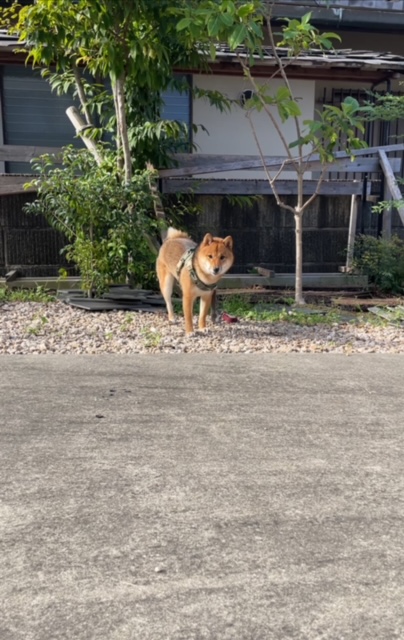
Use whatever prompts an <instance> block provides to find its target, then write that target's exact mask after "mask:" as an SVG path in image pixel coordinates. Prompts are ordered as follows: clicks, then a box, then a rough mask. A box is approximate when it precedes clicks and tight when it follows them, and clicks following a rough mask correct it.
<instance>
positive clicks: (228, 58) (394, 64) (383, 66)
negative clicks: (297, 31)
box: [211, 45, 404, 83]
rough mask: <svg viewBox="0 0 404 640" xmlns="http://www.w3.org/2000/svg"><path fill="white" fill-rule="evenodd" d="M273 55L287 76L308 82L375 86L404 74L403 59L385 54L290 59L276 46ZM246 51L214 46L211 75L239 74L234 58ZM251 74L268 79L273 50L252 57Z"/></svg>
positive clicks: (314, 52) (309, 54)
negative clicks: (342, 81) (335, 81)
mask: <svg viewBox="0 0 404 640" xmlns="http://www.w3.org/2000/svg"><path fill="white" fill-rule="evenodd" d="M276 53H277V54H278V56H279V57H280V58H281V60H282V61H283V62H285V63H287V62H288V75H289V76H290V77H305V78H311V79H328V80H330V79H333V78H335V79H336V78H338V79H345V80H355V81H361V82H370V83H376V82H381V81H384V80H387V79H389V78H391V77H398V76H399V75H401V74H404V56H399V55H396V54H393V53H389V52H377V51H362V50H360V51H356V50H353V49H335V50H331V51H323V50H321V49H311V50H309V51H305V52H304V53H302V54H300V55H298V56H292V57H291V56H290V53H289V50H288V49H287V48H284V47H277V49H276ZM247 55H248V54H247V51H246V50H245V49H244V48H243V47H238V48H237V49H236V50H235V51H232V50H231V49H230V48H229V47H228V46H227V45H219V46H218V47H217V53H216V60H215V61H214V62H212V63H211V67H212V70H214V71H215V73H237V69H238V71H239V72H240V64H239V61H238V57H242V58H247ZM253 58H254V64H255V66H254V73H255V75H262V76H265V75H266V76H268V75H269V74H272V73H273V68H274V67H276V66H277V61H276V58H275V55H274V51H273V49H272V48H271V47H264V49H263V55H262V56H258V55H255V56H253Z"/></svg>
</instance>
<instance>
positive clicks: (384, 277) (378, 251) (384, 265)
mask: <svg viewBox="0 0 404 640" xmlns="http://www.w3.org/2000/svg"><path fill="white" fill-rule="evenodd" d="M353 268H354V269H355V270H357V271H359V272H360V273H363V274H365V275H367V276H368V278H369V282H370V283H371V284H373V285H374V286H376V287H377V288H378V289H380V291H382V292H383V293H402V292H403V291H404V241H403V240H401V239H400V238H399V237H398V236H393V237H392V238H391V239H390V240H389V239H386V238H374V237H373V236H367V235H360V236H358V238H357V240H356V242H355V247H354V260H353Z"/></svg>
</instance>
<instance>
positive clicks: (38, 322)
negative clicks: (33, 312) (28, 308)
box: [27, 315, 49, 336]
mask: <svg viewBox="0 0 404 640" xmlns="http://www.w3.org/2000/svg"><path fill="white" fill-rule="evenodd" d="M48 322H49V320H48V318H47V317H46V316H40V315H37V316H35V317H34V319H33V321H32V324H30V325H29V327H27V334H28V335H30V336H38V335H40V334H41V333H42V330H43V328H44V326H45V325H46V324H48Z"/></svg>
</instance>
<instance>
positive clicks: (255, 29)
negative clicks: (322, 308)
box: [177, 0, 366, 304]
mask: <svg viewBox="0 0 404 640" xmlns="http://www.w3.org/2000/svg"><path fill="white" fill-rule="evenodd" d="M271 4H272V3H268V2H264V1H262V0H251V1H250V2H243V1H242V0H239V1H237V0H194V1H190V2H188V3H187V6H186V7H182V8H179V10H178V13H179V14H180V15H181V16H182V17H181V20H180V21H179V23H178V25H177V29H178V31H180V32H186V33H187V35H188V40H189V43H190V45H191V44H192V43H193V42H195V41H198V42H199V43H201V44H200V46H201V47H202V48H203V47H205V50H209V51H210V55H211V57H212V58H215V55H216V48H215V47H216V45H217V44H218V43H222V42H226V43H227V45H228V46H229V48H230V50H231V51H233V52H234V53H235V55H236V57H237V59H238V61H239V63H240V66H241V68H242V70H243V72H244V75H245V77H246V78H247V79H248V80H249V82H250V84H251V87H252V89H253V93H252V97H251V99H249V100H247V102H246V103H245V105H244V107H245V109H246V116H247V120H248V123H249V125H250V127H251V131H252V135H253V137H254V140H255V142H256V145H257V148H258V152H259V155H260V157H261V159H262V162H263V166H264V169H265V173H266V176H267V178H268V181H269V183H270V186H271V188H272V191H273V193H274V196H275V198H276V201H277V204H278V206H279V207H280V208H282V209H285V210H288V211H290V212H291V213H292V214H293V216H294V220H295V230H296V280H295V299H296V302H298V303H300V304H302V303H304V297H303V284H302V282H303V279H302V271H303V257H302V256H303V253H302V233H303V225H302V215H303V212H304V211H305V210H306V209H307V207H308V206H309V205H310V204H311V202H312V201H313V199H314V198H315V197H316V196H317V194H318V192H319V189H320V186H321V182H322V180H323V178H324V175H325V172H326V169H327V168H328V164H329V163H332V162H333V161H334V159H335V152H336V150H337V148H339V147H340V146H343V147H344V148H345V150H347V151H348V153H352V150H354V149H358V148H361V147H365V146H366V143H365V142H364V141H363V140H362V139H361V134H363V132H364V124H363V120H364V114H363V113H362V107H361V106H360V105H359V103H358V101H357V100H355V99H354V98H348V99H346V100H345V101H344V102H343V103H342V105H341V106H340V107H337V106H334V105H329V106H326V107H325V108H324V109H323V111H321V112H318V113H317V114H316V115H315V117H314V118H313V119H310V120H304V121H303V122H302V110H301V106H300V102H299V98H298V97H297V96H295V95H294V92H293V86H292V84H291V83H290V81H289V76H288V67H289V66H290V65H291V64H292V63H293V62H294V61H295V59H296V58H297V57H298V56H299V55H301V54H302V53H305V52H306V51H308V50H310V49H312V48H316V49H319V50H320V51H329V50H330V49H332V48H333V42H334V41H338V40H340V37H339V36H338V35H337V34H335V33H329V32H327V33H320V32H319V30H318V29H317V28H316V27H314V26H313V25H312V23H311V13H307V14H305V15H304V16H303V17H302V18H301V19H299V20H297V19H287V18H286V19H284V20H283V25H282V28H281V32H280V33H275V32H274V31H273V25H272V23H271V16H270V7H271ZM265 31H266V32H267V36H268V38H269V44H270V45H271V49H272V56H273V58H274V61H275V66H274V70H273V71H272V72H271V75H270V78H269V79H268V81H266V82H263V81H262V78H258V77H256V76H255V75H254V72H255V63H256V59H257V58H260V57H261V58H262V57H263V55H264V53H265V45H266V41H265ZM279 47H283V48H284V49H286V55H282V57H280V55H279ZM275 78H276V79H277V80H280V81H281V85H280V86H279V83H278V86H277V87H275V88H274V83H273V80H274V79H275ZM255 112H264V113H266V115H267V116H268V119H269V124H270V126H271V127H272V128H273V130H274V131H276V133H277V135H278V137H279V140H280V141H281V143H282V145H283V148H284V149H285V152H286V157H285V158H284V160H283V161H282V162H280V163H279V165H278V166H277V167H276V168H274V169H272V168H271V167H270V166H268V165H267V164H266V162H265V150H264V148H263V146H262V143H261V137H260V136H259V135H258V132H257V130H256V128H255V124H254V118H253V115H254V113H255ZM283 125H287V128H286V127H284V126H283ZM286 129H287V131H288V134H289V132H290V131H291V130H293V131H294V132H295V138H294V140H293V139H292V141H291V142H290V141H288V139H287V137H286V135H285V131H286ZM314 154H317V157H318V158H319V161H320V177H319V180H318V183H317V188H316V190H315V192H314V194H312V195H311V196H309V197H307V198H305V197H304V194H303V181H304V174H305V172H306V171H307V162H308V161H309V160H310V159H311V158H312V157H313V155H314ZM286 166H287V167H288V168H289V169H292V170H293V171H294V172H295V174H296V177H297V189H298V194H297V198H296V203H295V204H294V206H293V205H291V204H289V203H287V202H285V201H284V200H283V199H282V198H281V197H280V195H279V193H278V189H277V179H278V178H279V176H280V175H281V173H282V170H283V169H284V168H285V167H286Z"/></svg>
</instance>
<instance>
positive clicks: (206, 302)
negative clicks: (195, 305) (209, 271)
mask: <svg viewBox="0 0 404 640" xmlns="http://www.w3.org/2000/svg"><path fill="white" fill-rule="evenodd" d="M211 303H212V293H207V294H205V295H203V296H201V300H200V304H199V328H200V329H201V330H204V329H206V318H207V315H208V313H209V309H210V305H211Z"/></svg>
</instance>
